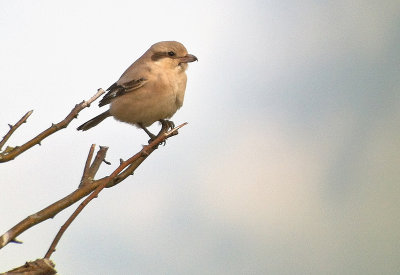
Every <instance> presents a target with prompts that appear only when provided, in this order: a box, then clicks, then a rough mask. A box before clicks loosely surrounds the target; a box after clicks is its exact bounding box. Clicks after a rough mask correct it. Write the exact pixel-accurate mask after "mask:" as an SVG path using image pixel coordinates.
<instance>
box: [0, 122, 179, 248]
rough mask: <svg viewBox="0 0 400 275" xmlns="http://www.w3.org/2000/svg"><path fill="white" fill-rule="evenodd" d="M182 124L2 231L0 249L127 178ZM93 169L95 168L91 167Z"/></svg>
mask: <svg viewBox="0 0 400 275" xmlns="http://www.w3.org/2000/svg"><path fill="white" fill-rule="evenodd" d="M184 125H186V123H184V124H182V125H179V126H178V127H176V128H175V129H173V130H172V131H168V128H165V127H164V126H163V128H162V129H161V131H160V133H159V134H158V136H157V137H156V138H155V139H154V140H153V141H152V142H151V143H150V144H149V145H147V146H144V147H143V149H142V150H141V151H140V152H138V153H137V154H135V155H134V156H132V157H131V158H129V159H128V160H126V161H123V162H121V164H120V165H119V166H118V167H117V168H116V169H115V170H114V172H113V173H111V174H110V175H109V176H107V177H104V178H102V179H98V180H95V181H92V183H91V184H86V185H84V186H82V187H81V188H79V189H77V190H75V191H74V192H72V193H71V194H69V195H68V196H66V197H64V198H63V199H61V200H59V201H57V202H55V203H53V204H51V205H50V206H48V207H46V208H44V209H42V210H40V211H39V212H37V213H35V214H33V215H30V216H28V217H27V218H25V219H24V220H22V221H21V222H19V223H18V224H17V225H15V226H14V227H13V228H11V229H10V230H8V231H7V232H6V233H4V234H3V235H2V236H0V249H1V248H2V247H4V246H6V245H7V244H8V243H9V242H11V241H12V240H14V239H15V238H16V237H17V236H18V235H20V234H21V233H22V232H24V231H26V230H27V229H29V228H31V227H32V226H34V225H36V224H38V223H41V222H43V221H45V220H47V219H49V218H52V217H54V216H55V215H56V214H58V213H59V212H61V211H62V210H64V209H65V208H67V207H69V206H71V205H72V204H74V203H75V202H77V201H78V200H80V199H82V198H83V197H86V196H87V195H88V194H90V193H91V192H93V191H94V190H96V189H97V188H98V187H99V186H104V187H111V186H114V185H116V184H118V183H119V182H121V181H123V180H124V179H125V178H127V177H128V176H129V175H131V174H132V173H133V171H134V170H135V169H136V168H137V167H138V166H139V165H140V164H141V163H142V162H143V161H144V160H145V159H146V158H147V157H148V156H149V155H150V154H151V153H152V152H153V151H154V150H156V149H157V148H158V145H159V144H160V143H162V142H163V141H165V140H166V139H167V138H169V137H171V136H174V135H175V134H176V132H177V130H178V129H179V128H181V127H183V126H184ZM103 148H104V147H103ZM100 150H101V149H100ZM104 156H105V154H104ZM103 158H104V157H103ZM100 159H101V158H100ZM86 162H87V161H86ZM95 162H96V160H95V161H94V162H93V163H95ZM100 163H101V161H100ZM92 166H93V164H92ZM91 168H92V167H91ZM93 169H95V168H93ZM97 169H98V168H96V169H95V170H96V171H97ZM89 170H90V168H89ZM93 176H94V175H93ZM104 187H101V189H99V192H100V191H101V190H102V189H103V188H104ZM78 214H79V212H78V213H77V214H76V215H78ZM71 222H72V221H71ZM61 235H62V234H61Z"/></svg>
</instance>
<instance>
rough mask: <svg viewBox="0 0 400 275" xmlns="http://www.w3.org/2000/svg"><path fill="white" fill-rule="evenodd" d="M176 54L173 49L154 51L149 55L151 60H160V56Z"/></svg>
mask: <svg viewBox="0 0 400 275" xmlns="http://www.w3.org/2000/svg"><path fill="white" fill-rule="evenodd" d="M174 56H176V53H175V52H173V51H169V52H156V53H154V54H153V55H152V56H151V60H153V61H157V60H160V59H161V58H165V57H170V58H171V57H172V58H173V57H174Z"/></svg>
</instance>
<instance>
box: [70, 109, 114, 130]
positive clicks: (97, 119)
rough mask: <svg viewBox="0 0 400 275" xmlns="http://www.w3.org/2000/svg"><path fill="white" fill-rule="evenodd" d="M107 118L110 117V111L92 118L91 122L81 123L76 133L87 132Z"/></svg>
mask: <svg viewBox="0 0 400 275" xmlns="http://www.w3.org/2000/svg"><path fill="white" fill-rule="evenodd" d="M109 116H111V114H110V111H105V112H104V113H101V114H100V115H98V116H96V117H94V118H92V119H91V120H88V121H86V122H85V123H83V124H82V125H81V126H79V127H78V128H76V129H77V130H78V131H79V130H81V131H86V130H89V129H90V128H92V127H94V126H96V125H97V124H99V123H100V122H102V121H103V120H105V119H106V118H107V117H109Z"/></svg>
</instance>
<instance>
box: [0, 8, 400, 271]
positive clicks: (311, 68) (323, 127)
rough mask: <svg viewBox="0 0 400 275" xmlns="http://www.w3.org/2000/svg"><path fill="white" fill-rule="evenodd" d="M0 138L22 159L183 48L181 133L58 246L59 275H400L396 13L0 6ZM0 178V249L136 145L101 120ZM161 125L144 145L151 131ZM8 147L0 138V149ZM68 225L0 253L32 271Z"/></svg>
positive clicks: (37, 231)
mask: <svg viewBox="0 0 400 275" xmlns="http://www.w3.org/2000/svg"><path fill="white" fill-rule="evenodd" d="M0 3H1V4H0V37H1V40H0V41H1V43H0V60H1V62H0V76H1V77H0V80H1V81H0V93H1V99H2V104H1V106H2V108H1V115H0V135H4V134H5V133H6V132H7V131H8V126H7V124H8V123H15V122H16V121H17V120H18V119H19V118H20V117H21V116H22V115H23V114H24V113H26V112H27V111H28V110H31V109H34V113H33V115H32V116H31V117H30V118H29V121H28V123H27V124H24V125H23V126H22V127H21V128H20V129H19V130H18V131H17V132H16V133H15V134H14V136H13V137H12V139H11V140H10V141H9V145H11V146H13V145H18V144H21V143H22V142H23V141H26V140H27V139H30V138H31V137H33V136H34V135H36V134H37V133H39V132H40V131H42V130H44V129H45V128H47V127H49V126H50V125H51V123H52V122H59V121H60V120H62V119H63V118H64V117H65V116H66V115H67V114H68V113H69V111H70V110H71V109H72V108H73V106H74V105H75V104H76V103H78V102H80V101H82V100H83V99H88V98H90V97H91V96H92V95H93V94H94V93H95V91H96V89H97V88H99V87H102V88H107V87H109V85H111V84H112V83H113V82H114V81H116V80H117V79H118V78H119V76H120V75H121V74H122V72H123V71H124V70H125V69H126V68H127V67H128V66H129V65H130V64H131V63H132V62H133V61H134V60H136V59H137V58H138V57H139V56H140V55H141V54H143V53H144V51H146V50H147V48H148V47H149V46H150V45H151V44H153V43H155V42H158V41H162V40H177V41H180V42H182V43H183V44H184V45H185V46H186V47H187V49H188V51H189V52H190V53H192V54H194V55H196V56H197V57H198V58H199V62H195V63H191V64H190V66H189V69H188V72H187V73H188V85H187V90H186V97H185V103H184V106H183V108H182V109H181V110H179V111H178V113H177V114H176V115H175V116H174V118H173V120H174V122H175V123H176V124H179V123H182V122H185V121H187V122H189V124H188V125H187V126H186V127H184V128H183V129H182V130H181V131H180V134H179V135H178V136H176V137H173V138H171V139H170V140H169V141H168V142H167V145H166V146H165V147H160V148H159V150H157V151H156V152H155V153H154V154H153V155H151V157H149V158H148V159H147V160H146V161H145V162H144V163H143V165H142V166H140V168H139V169H138V170H137V171H136V173H135V175H134V177H131V178H129V179H128V180H126V181H125V182H123V183H122V184H120V185H118V186H116V187H115V188H112V189H107V190H104V191H103V192H102V193H101V194H100V196H99V198H98V199H96V200H95V201H93V202H92V203H91V204H90V205H89V206H88V207H87V208H86V209H85V210H84V211H83V212H82V213H81V215H80V216H79V217H78V218H77V219H76V221H75V222H74V223H73V224H72V226H71V227H70V228H69V229H68V231H67V232H66V234H65V235H64V236H63V238H62V239H61V241H60V243H59V245H58V249H57V251H56V252H55V253H54V254H53V260H54V261H55V263H56V268H57V270H58V271H59V273H60V274H399V272H400V263H399V258H400V203H399V196H400V185H399V181H400V172H399V171H400V169H399V165H400V124H399V121H400V77H399V73H400V57H399V56H400V55H399V53H400V46H399V45H400V17H399V14H400V3H399V2H398V1H395V0H392V1H383V2H379V1H372V0H367V1H361V0H356V1H350V0H342V1H311V0H310V1H301V2H299V1H289V0H281V1H261V0H260V1H257V0H246V1H207V0H203V1H147V2H146V3H145V2H144V1H140V2H138V1H68V2H67V1H64V2H61V3H60V1H16V0H14V1H4V0H3V1H1V2H0ZM101 111H103V109H99V108H98V107H97V104H93V105H92V107H91V108H89V109H85V110H84V111H82V112H81V114H80V115H79V117H78V119H77V120H74V121H73V122H72V123H71V125H70V127H69V128H67V129H65V130H63V131H60V132H58V133H56V134H55V135H53V136H51V137H49V138H48V139H46V140H45V141H44V142H43V143H42V146H40V147H39V146H36V147H34V148H32V149H31V150H29V151H27V152H26V153H24V154H23V155H21V156H19V157H18V158H17V159H15V160H14V161H11V162H9V163H3V164H0V175H1V181H0V184H1V188H2V190H1V192H0V217H1V221H0V231H1V232H0V234H2V233H4V232H5V231H7V230H8V229H9V228H11V227H12V226H13V225H15V224H16V223H17V222H18V221H20V220H21V219H23V218H25V217H26V216H27V215H30V214H32V213H35V212H37V211H38V210H40V209H42V208H43V207H45V206H47V205H49V204H50V203H52V202H54V201H55V200H57V199H60V198H62V197H64V196H65V195H67V194H69V193H70V192H72V191H73V190H74V189H75V188H76V187H77V186H78V184H79V180H80V177H81V174H82V169H83V166H84V162H85V160H86V156H87V152H88V150H89V147H90V145H91V144H92V143H95V144H98V145H104V146H109V150H108V154H107V160H108V161H110V162H112V166H110V167H107V166H106V165H104V166H102V167H101V170H100V172H99V174H98V176H99V177H101V176H104V175H106V174H107V173H109V172H110V171H112V170H113V169H114V168H115V167H116V166H117V165H118V163H119V159H120V158H123V159H126V158H128V157H130V156H131V155H133V154H134V153H135V152H136V151H138V150H139V149H140V148H141V145H142V144H145V143H146V142H147V139H148V138H147V136H146V134H145V133H144V132H143V131H139V130H137V129H135V128H134V127H131V126H129V125H127V124H123V123H118V122H116V121H114V120H112V119H109V120H107V121H105V122H104V123H102V124H100V125H99V126H98V127H96V128H94V129H92V130H90V131H88V132H84V133H82V132H77V131H76V130H75V129H76V127H77V126H78V125H80V124H81V123H83V122H85V121H86V120H87V119H89V118H91V117H92V116H94V115H96V114H98V113H100V112H101ZM158 127H159V126H158V125H154V126H153V127H152V128H151V129H152V130H153V131H156V130H157V129H158ZM1 133H2V134H1ZM75 208H76V207H72V208H71V209H68V210H66V211H64V212H62V213H60V214H59V215H57V216H56V217H55V218H54V219H53V220H49V221H46V222H44V223H42V224H40V225H38V226H36V227H34V228H32V229H30V230H29V231H27V232H25V233H24V234H22V235H21V236H20V237H19V239H21V240H23V241H24V244H23V245H15V244H10V245H8V246H6V247H5V248H4V249H2V250H1V251H0V272H1V271H6V270H8V269H10V268H12V267H16V266H19V265H22V264H23V263H24V262H25V261H27V260H34V259H36V258H40V257H43V255H44V254H45V252H46V251H47V249H48V247H49V245H50V243H51V241H52V239H53V238H54V236H55V234H56V233H57V231H58V229H59V227H60V226H61V225H62V224H63V223H64V221H65V220H66V219H67V218H68V216H69V215H70V214H71V212H72V211H73V210H74V209H75Z"/></svg>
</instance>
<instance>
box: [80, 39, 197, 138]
mask: <svg viewBox="0 0 400 275" xmlns="http://www.w3.org/2000/svg"><path fill="white" fill-rule="evenodd" d="M194 61H198V59H197V57H196V56H194V55H192V54H189V53H188V51H187V50H186V48H185V46H184V45H183V44H182V43H180V42H177V41H161V42H158V43H155V44H153V45H152V46H151V47H150V48H149V49H148V50H147V51H146V52H145V53H144V54H143V55H142V56H141V57H139V58H138V59H137V60H136V61H135V62H134V63H132V65H130V66H129V67H128V68H127V69H126V70H125V72H124V73H123V74H122V75H121V77H120V78H119V79H118V80H117V81H116V82H115V83H114V84H112V85H111V86H110V87H109V88H108V89H107V90H106V92H107V93H106V94H105V95H104V96H103V98H102V99H101V100H100V102H99V107H102V106H105V105H109V109H108V110H107V111H105V112H103V113H101V114H100V115H98V116H96V117H94V118H92V119H90V120H88V121H87V122H85V123H83V124H82V125H80V126H79V127H78V128H77V130H81V131H86V130H89V129H90V128H92V127H94V126H96V125H98V124H99V123H100V122H102V121H103V120H104V119H106V118H108V117H111V116H112V117H114V118H115V119H116V120H118V121H122V122H125V123H128V124H132V125H135V126H136V127H138V128H141V129H143V130H144V131H145V132H146V133H147V134H148V135H149V137H150V140H152V139H154V138H155V135H154V134H152V133H151V132H150V131H149V130H148V129H147V127H149V126H150V125H152V124H153V123H154V122H156V121H159V122H161V124H166V125H167V126H168V128H171V129H172V128H174V123H173V122H172V121H170V120H168V119H169V118H171V117H172V116H173V115H174V114H175V112H176V111H177V110H178V109H179V108H180V107H182V105H183V99H184V96H185V90H186V82H187V76H186V69H187V67H188V63H190V62H194Z"/></svg>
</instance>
